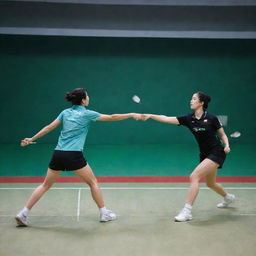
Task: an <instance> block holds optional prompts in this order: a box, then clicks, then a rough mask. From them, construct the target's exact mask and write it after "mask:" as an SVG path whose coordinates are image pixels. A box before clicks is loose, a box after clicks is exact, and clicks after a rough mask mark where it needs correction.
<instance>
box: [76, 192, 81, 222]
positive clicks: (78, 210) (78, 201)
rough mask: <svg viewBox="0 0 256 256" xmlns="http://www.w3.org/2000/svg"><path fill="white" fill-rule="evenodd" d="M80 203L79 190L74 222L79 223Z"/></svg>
mask: <svg viewBox="0 0 256 256" xmlns="http://www.w3.org/2000/svg"><path fill="white" fill-rule="evenodd" d="M80 202H81V188H79V190H78V198H77V212H76V220H77V222H78V221H79V218H80Z"/></svg>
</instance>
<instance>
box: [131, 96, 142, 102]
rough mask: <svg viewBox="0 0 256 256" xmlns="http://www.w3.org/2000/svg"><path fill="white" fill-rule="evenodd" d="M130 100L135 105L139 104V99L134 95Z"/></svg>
mask: <svg viewBox="0 0 256 256" xmlns="http://www.w3.org/2000/svg"><path fill="white" fill-rule="evenodd" d="M132 100H133V101H134V102H136V103H140V98H139V97H138V96H137V95H134V96H133V97H132Z"/></svg>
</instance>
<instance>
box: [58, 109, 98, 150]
mask: <svg viewBox="0 0 256 256" xmlns="http://www.w3.org/2000/svg"><path fill="white" fill-rule="evenodd" d="M99 117H100V114H99V113H98V112H95V111H91V110H88V109H86V108H85V107H84V106H80V105H73V106H72V107H71V108H68V109H65V110H63V111H62V112H61V113H60V114H59V116H58V117H57V119H58V120H60V121H61V122H62V124H63V128H62V131H61V133H60V136H59V140H58V144H57V147H56V148H55V150H63V151H83V148H84V143H85V139H86V136H87V133H88V130H89V126H90V124H91V122H92V121H96V120H97V119H98V118H99Z"/></svg>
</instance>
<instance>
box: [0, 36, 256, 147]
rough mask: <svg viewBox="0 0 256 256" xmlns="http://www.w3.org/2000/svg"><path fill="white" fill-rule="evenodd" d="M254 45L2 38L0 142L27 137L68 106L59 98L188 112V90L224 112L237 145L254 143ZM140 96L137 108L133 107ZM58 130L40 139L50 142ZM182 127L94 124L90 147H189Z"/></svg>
mask: <svg viewBox="0 0 256 256" xmlns="http://www.w3.org/2000/svg"><path fill="white" fill-rule="evenodd" d="M255 70H256V41H255V40H202V39H201V40H200V39H135V38H134V39H127V38H79V37H76V38H72V37H39V36H0V76H1V85H0V86H1V93H0V99H1V108H0V117H1V127H0V129H1V136H0V143H17V142H18V141H19V140H20V139H21V138H23V137H29V136H32V135H33V134H34V133H36V132H37V131H38V130H39V129H40V128H42V127H43V126H44V125H46V124H48V123H49V122H51V121H52V120H54V119H55V118H56V116H57V115H58V114H59V112H60V111H62V109H64V108H67V107H69V104H68V103H67V102H65V100H64V97H63V96H64V93H65V92H67V91H69V90H72V89H73V88H76V87H84V88H87V90H88V92H89V95H90V98H91V104H90V107H89V108H90V109H93V110H95V111H98V112H101V113H106V114H111V113H125V112H151V113H157V114H166V115H182V114H186V113H188V112H190V109H189V105H188V103H189V100H190V97H191V95H192V93H193V92H196V91H198V90H202V91H204V92H206V93H208V94H209V95H211V96H212V102H211V103H210V105H209V112H212V113H214V114H217V115H228V117H229V122H228V126H227V127H226V131H227V133H228V134H229V133H231V132H233V131H236V130H239V131H241V132H242V136H241V137H240V138H239V139H238V140H234V143H254V142H256V135H255V131H256V121H255V120H256V119H255V117H256V101H255V95H256V72H255ZM134 94H137V95H139V96H140V97H141V99H142V104H140V105H138V104H136V103H134V102H132V100H131V97H132V96H133V95H134ZM58 132H59V130H58V131H54V132H53V133H52V134H49V135H47V136H45V137H44V138H42V139H41V140H40V142H41V143H55V142H56V140H57V135H58ZM193 141H194V139H193V137H192V136H191V134H190V133H189V131H188V130H187V129H185V128H181V127H177V126H170V125H167V124H161V123H157V122H154V121H148V122H135V121H133V120H126V121H122V122H113V123H110V122H109V123H108V122H106V123H105V122H96V123H95V124H93V127H92V129H91V131H90V133H89V136H88V140H87V143H88V144H145V143H156V144H165V143H168V144H169V143H190V142H193Z"/></svg>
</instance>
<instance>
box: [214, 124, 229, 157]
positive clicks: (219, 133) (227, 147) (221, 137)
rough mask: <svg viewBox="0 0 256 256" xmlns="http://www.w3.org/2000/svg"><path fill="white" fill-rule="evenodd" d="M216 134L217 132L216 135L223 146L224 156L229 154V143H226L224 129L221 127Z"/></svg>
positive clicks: (226, 138)
mask: <svg viewBox="0 0 256 256" xmlns="http://www.w3.org/2000/svg"><path fill="white" fill-rule="evenodd" d="M217 132H218V135H219V137H220V139H221V141H222V142H223V143H224V145H225V148H224V151H225V153H226V154H227V153H229V152H230V147H229V141H228V137H227V135H226V133H225V131H224V129H223V128H222V127H221V128H220V129H218V130H217Z"/></svg>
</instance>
